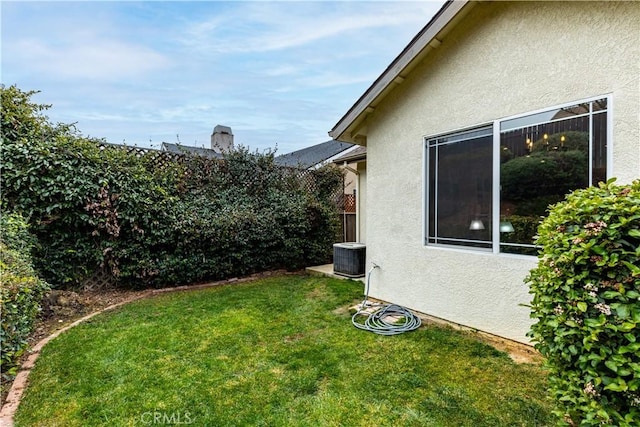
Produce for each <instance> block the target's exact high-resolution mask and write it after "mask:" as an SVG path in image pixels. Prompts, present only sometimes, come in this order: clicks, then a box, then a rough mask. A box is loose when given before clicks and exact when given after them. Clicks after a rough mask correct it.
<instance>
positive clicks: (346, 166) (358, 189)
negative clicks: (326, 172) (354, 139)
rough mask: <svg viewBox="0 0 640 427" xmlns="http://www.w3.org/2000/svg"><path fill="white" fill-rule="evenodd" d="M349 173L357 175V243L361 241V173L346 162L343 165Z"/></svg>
mask: <svg viewBox="0 0 640 427" xmlns="http://www.w3.org/2000/svg"><path fill="white" fill-rule="evenodd" d="M342 166H343V167H344V168H345V169H346V170H348V171H349V172H353V173H354V174H356V242H359V241H360V172H358V171H357V170H356V169H353V168H351V167H349V166H348V165H347V162H346V161H345V162H344V164H343V165H342Z"/></svg>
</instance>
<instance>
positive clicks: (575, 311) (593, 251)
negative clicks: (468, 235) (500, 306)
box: [528, 180, 640, 426]
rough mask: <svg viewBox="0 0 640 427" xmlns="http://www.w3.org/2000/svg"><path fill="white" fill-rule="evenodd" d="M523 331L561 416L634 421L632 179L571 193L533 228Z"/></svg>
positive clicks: (638, 307) (638, 354)
mask: <svg viewBox="0 0 640 427" xmlns="http://www.w3.org/2000/svg"><path fill="white" fill-rule="evenodd" d="M538 235H539V236H538V238H537V244H539V245H541V246H542V252H541V255H540V259H539V263H538V266H537V268H535V269H534V270H532V271H531V274H530V276H529V278H528V281H529V284H530V289H531V293H532V294H533V303H532V317H533V318H534V319H535V320H536V321H537V322H536V323H535V324H534V325H533V327H532V329H531V333H530V336H531V337H532V338H533V340H534V342H535V343H536V344H535V345H536V348H537V349H538V350H540V352H541V353H542V354H543V355H544V356H546V358H547V364H548V367H549V372H550V390H551V394H552V397H553V398H554V399H555V401H556V402H557V411H556V413H557V415H558V416H559V422H560V424H563V425H583V426H593V425H615V426H637V425H639V424H638V423H639V422H640V181H635V182H633V183H632V184H630V185H616V184H615V182H614V181H613V180H611V181H609V182H608V183H606V184H605V183H601V184H600V185H599V186H598V187H591V188H588V189H584V190H579V191H575V192H573V193H571V194H570V195H569V196H568V197H567V198H566V200H565V201H563V202H561V203H558V204H556V205H555V206H553V207H552V209H551V210H550V212H549V215H548V216H547V218H546V219H545V220H544V221H543V222H542V224H541V225H540V227H539V229H538Z"/></svg>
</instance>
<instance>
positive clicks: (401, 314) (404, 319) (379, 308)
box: [351, 264, 422, 335]
mask: <svg viewBox="0 0 640 427" xmlns="http://www.w3.org/2000/svg"><path fill="white" fill-rule="evenodd" d="M376 268H380V267H379V266H378V265H376V264H373V267H371V269H369V273H367V283H366V287H365V292H364V300H363V301H362V303H361V304H360V308H359V309H358V311H357V312H356V313H355V314H354V315H353V316H352V317H351V323H353V326H355V327H356V328H358V329H362V330H365V331H369V332H373V333H375V334H379V335H398V334H402V333H404V332H409V331H413V330H416V329H418V328H419V327H420V325H421V324H422V321H421V320H420V318H419V317H418V316H416V315H415V314H413V313H412V312H411V311H409V310H408V309H406V308H405V307H402V306H399V305H396V304H379V303H370V302H369V301H368V299H369V282H370V280H371V273H373V270H375V269H376ZM362 318H364V321H362Z"/></svg>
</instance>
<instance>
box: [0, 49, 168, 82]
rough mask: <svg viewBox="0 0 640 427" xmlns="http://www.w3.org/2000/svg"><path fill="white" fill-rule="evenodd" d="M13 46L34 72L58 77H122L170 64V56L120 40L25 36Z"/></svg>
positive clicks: (142, 73) (141, 73) (106, 78)
mask: <svg viewBox="0 0 640 427" xmlns="http://www.w3.org/2000/svg"><path fill="white" fill-rule="evenodd" d="M9 49H10V50H11V51H13V52H12V56H13V58H12V60H13V61H17V62H21V63H27V64H31V68H32V70H31V72H34V71H38V72H40V73H47V74H50V75H53V76H56V77H58V78H72V79H75V78H80V79H89V80H119V79H123V78H130V77H137V76H140V75H144V74H146V73H149V72H151V71H156V70H160V69H163V68H165V67H167V66H169V65H170V61H169V60H168V58H166V57H165V56H163V55H162V54H160V53H158V52H155V51H154V50H152V49H150V48H148V47H145V46H140V45H136V44H134V43H127V42H122V41H117V40H106V39H94V40H88V39H75V40H72V41H66V42H62V43H60V42H58V43H54V42H50V41H47V40H43V39H39V40H38V39H21V40H18V41H16V42H15V43H14V44H13V45H12V46H11V47H9Z"/></svg>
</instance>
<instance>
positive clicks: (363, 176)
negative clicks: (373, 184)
mask: <svg viewBox="0 0 640 427" xmlns="http://www.w3.org/2000/svg"><path fill="white" fill-rule="evenodd" d="M357 170H358V174H359V175H358V179H359V180H360V181H359V183H358V186H359V189H358V190H359V191H360V194H359V195H358V203H359V205H358V218H357V219H356V220H357V221H358V224H357V225H356V227H359V232H360V235H359V239H358V240H359V241H360V242H361V243H365V244H366V243H367V203H366V200H367V162H359V163H358V164H357Z"/></svg>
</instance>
